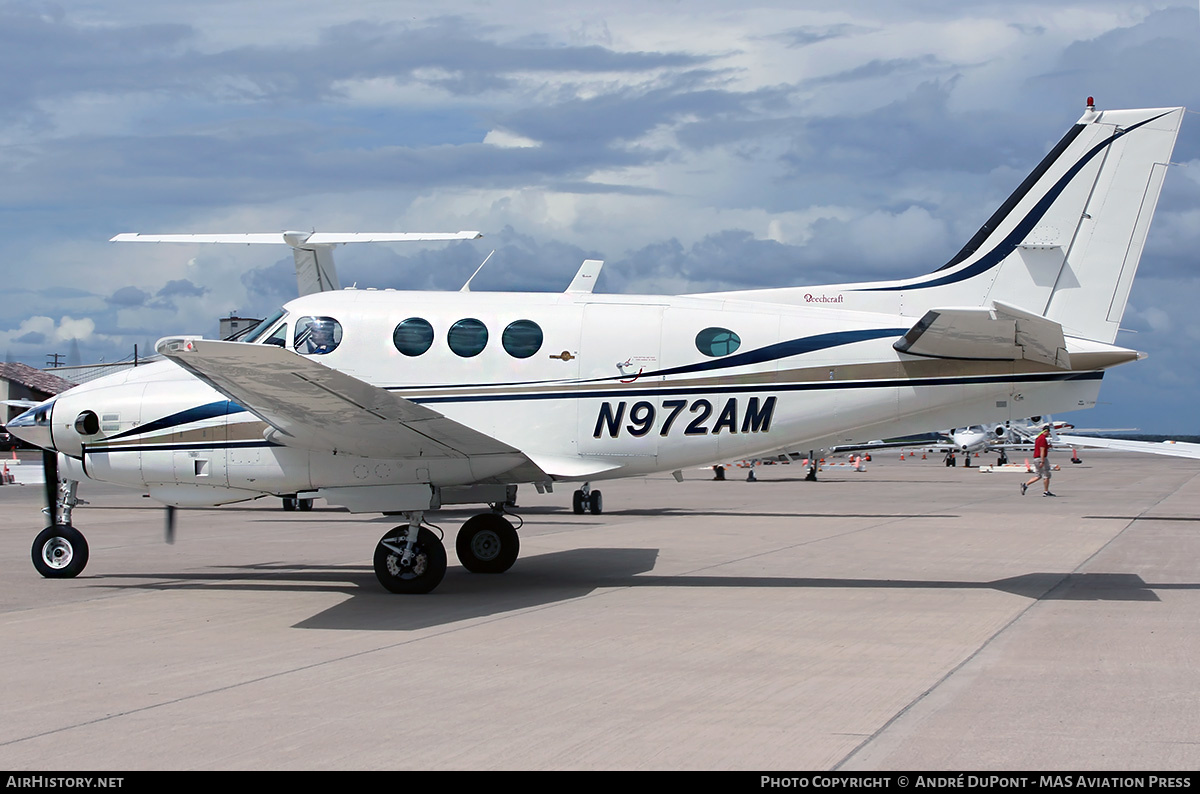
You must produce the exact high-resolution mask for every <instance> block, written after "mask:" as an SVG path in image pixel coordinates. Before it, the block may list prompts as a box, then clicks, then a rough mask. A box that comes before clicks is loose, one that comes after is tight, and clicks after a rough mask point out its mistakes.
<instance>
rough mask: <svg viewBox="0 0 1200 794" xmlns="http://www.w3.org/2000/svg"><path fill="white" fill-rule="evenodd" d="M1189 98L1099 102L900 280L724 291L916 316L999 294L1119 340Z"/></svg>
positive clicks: (1071, 328) (1085, 332) (1072, 327)
mask: <svg viewBox="0 0 1200 794" xmlns="http://www.w3.org/2000/svg"><path fill="white" fill-rule="evenodd" d="M1183 111H1184V109H1183V108H1157V109H1150V110H1109V111H1097V110H1095V109H1094V108H1093V107H1092V105H1091V104H1090V101H1089V105H1088V110H1087V112H1086V113H1084V115H1083V117H1082V118H1081V119H1080V120H1079V122H1078V123H1076V124H1075V126H1073V127H1072V128H1071V129H1070V130H1069V131H1068V132H1067V134H1066V135H1065V136H1064V137H1063V139H1062V140H1061V141H1059V142H1058V144H1057V145H1056V146H1055V147H1054V148H1053V149H1052V150H1051V152H1050V153H1049V154H1048V155H1046V157H1045V158H1044V159H1043V160H1042V162H1041V163H1040V164H1039V165H1038V166H1037V168H1035V169H1034V170H1033V172H1032V173H1031V174H1030V175H1029V176H1028V177H1026V179H1025V181H1024V182H1022V183H1021V185H1020V186H1019V187H1018V188H1017V189H1016V191H1015V192H1013V194H1012V195H1011V196H1009V198H1008V199H1007V200H1006V201H1005V202H1004V203H1003V204H1002V205H1001V206H1000V208H999V209H998V210H996V212H995V213H994V214H993V215H992V217H991V218H989V219H988V221H987V223H985V224H984V225H983V226H982V227H981V228H980V229H979V231H978V232H976V233H975V235H974V236H973V237H972V238H971V239H970V241H968V242H967V244H966V245H965V246H963V248H962V250H961V251H959V252H958V254H957V255H955V257H954V258H953V259H951V260H950V261H949V262H947V263H946V264H945V265H943V266H942V267H940V268H938V269H937V270H935V271H934V272H932V273H930V274H928V275H925V276H920V277H917V278H911V279H905V280H902V281H889V282H873V283H868V284H834V285H827V286H820V287H790V288H786V289H778V290H753V291H745V292H736V293H725V294H726V295H727V296H728V297H731V298H743V299H749V300H766V301H774V302H779V303H793V304H808V303H815V304H837V308H841V309H860V310H864V311H881V312H890V313H896V314H901V315H906V316H910V317H917V316H920V315H922V314H923V313H924V312H925V311H926V310H928V309H933V308H938V307H947V306H960V307H967V306H992V305H994V302H996V301H999V302H1001V303H1004V304H1009V305H1011V306H1015V307H1019V308H1021V309H1024V310H1026V311H1029V312H1031V313H1033V314H1037V315H1042V316H1045V317H1047V318H1049V319H1051V320H1054V321H1055V322H1057V323H1060V324H1061V325H1062V327H1063V330H1064V332H1065V333H1066V334H1068V335H1070V336H1078V337H1084V338H1087V339H1094V340H1097V341H1101V342H1106V343H1111V342H1112V341H1113V340H1114V339H1115V338H1116V335H1117V327H1118V325H1119V324H1120V321H1121V315H1122V314H1123V313H1124V311H1125V301H1126V299H1127V298H1128V297H1129V289H1130V287H1131V286H1132V284H1133V276H1134V273H1136V271H1137V266H1138V260H1139V259H1140V258H1141V254H1142V246H1143V244H1144V243H1145V240H1146V233H1147V231H1148V230H1149V227H1150V219H1151V217H1152V216H1153V214H1154V208H1155V205H1156V204H1157V202H1158V194H1159V191H1160V189H1161V188H1162V181H1163V176H1164V174H1165V172H1166V167H1167V163H1168V162H1169V160H1170V157H1171V151H1172V150H1173V149H1174V147H1175V138H1176V135H1177V134H1178V132H1179V125H1180V121H1181V119H1182V118H1183Z"/></svg>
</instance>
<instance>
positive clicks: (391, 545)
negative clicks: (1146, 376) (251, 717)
mask: <svg viewBox="0 0 1200 794" xmlns="http://www.w3.org/2000/svg"><path fill="white" fill-rule="evenodd" d="M1183 112H1184V111H1183V108H1160V109H1154V110H1115V111H1099V110H1096V109H1095V108H1094V107H1093V106H1092V103H1091V102H1090V100H1089V103H1088V108H1087V111H1086V112H1085V113H1084V114H1083V116H1082V118H1080V120H1079V122H1078V123H1076V124H1075V125H1073V126H1072V127H1071V128H1070V129H1069V130H1068V131H1067V133H1066V135H1065V136H1064V137H1063V138H1062V140H1061V141H1060V142H1059V143H1058V144H1057V145H1056V146H1055V147H1054V148H1053V150H1052V151H1051V152H1050V153H1049V154H1048V155H1047V156H1046V157H1045V159H1043V160H1042V162H1041V163H1040V164H1039V165H1038V166H1037V167H1036V168H1035V169H1034V170H1033V172H1032V173H1031V174H1030V175H1029V176H1028V177H1027V178H1026V179H1025V180H1024V181H1023V182H1022V183H1021V184H1020V186H1019V187H1017V189H1016V191H1015V192H1014V193H1013V194H1012V195H1011V196H1010V197H1009V198H1008V200H1006V201H1005V202H1004V203H1003V205H1002V206H1001V207H1000V208H999V209H998V210H996V212H995V213H994V214H993V215H992V216H991V218H989V219H988V221H987V222H986V223H985V224H984V225H983V227H982V228H980V230H979V231H978V232H977V233H976V234H975V235H974V236H973V237H972V238H971V239H970V240H969V241H968V242H967V244H966V245H964V246H963V248H962V250H961V251H959V253H958V254H956V255H955V256H954V257H953V258H952V259H951V260H950V261H949V262H948V263H946V264H945V265H943V266H942V267H940V268H938V269H936V270H934V271H933V272H932V273H929V274H928V275H924V276H919V277H916V278H909V279H904V280H897V281H880V282H871V283H863V284H831V285H823V286H807V287H786V288H781V289H770V290H765V289H764V290H748V291H739V292H722V293H708V294H695V295H680V296H646V295H597V294H591V293H590V292H588V291H586V290H584V291H575V292H565V293H559V294H549V293H521V294H514V293H495V292H462V291H455V292H445V293H441V292H420V293H412V292H400V291H393V290H365V289H347V290H339V291H336V292H332V291H322V292H314V293H313V294H310V295H305V296H302V297H300V298H297V299H296V300H293V301H291V302H289V303H288V304H287V305H286V306H285V307H283V309H281V310H280V311H279V312H278V313H277V314H275V315H273V316H271V317H270V318H268V319H267V320H265V321H264V322H263V323H262V324H261V326H260V327H259V328H258V329H257V330H256V331H255V332H254V333H253V334H251V335H250V336H248V337H247V338H246V339H245V340H244V341H241V342H220V341H209V340H203V339H200V338H196V337H169V338H166V339H162V340H160V341H159V343H158V345H157V349H158V351H159V352H160V353H162V354H163V355H164V356H166V357H167V359H169V360H167V361H162V362H159V363H156V364H152V365H150V366H145V367H138V368H136V369H131V370H126V371H124V372H121V373H117V374H114V375H111V376H109V377H107V378H104V379H100V380H96V381H92V382H90V383H87V384H84V385H82V386H79V387H77V388H75V389H72V390H70V391H68V392H65V393H63V394H60V395H58V396H57V397H56V398H54V399H51V400H48V401H46V402H45V403H42V404H40V405H38V406H37V407H35V408H33V409H31V410H29V411H27V412H26V413H24V414H22V415H21V416H20V417H17V418H16V419H14V420H13V421H12V422H11V423H10V424H9V431H10V432H12V433H15V434H17V435H19V436H20V437H21V438H23V439H24V440H26V441H28V442H30V443H32V444H35V445H37V446H40V447H42V448H43V449H45V450H49V451H50V452H48V453H47V457H46V459H47V467H48V469H50V468H54V467H55V466H56V467H57V471H54V472H53V475H54V476H53V477H49V476H48V477H47V480H48V481H49V482H53V481H54V480H55V479H57V476H58V472H62V474H63V476H64V477H65V480H64V482H63V485H62V487H61V488H60V489H59V491H58V494H57V495H56V497H55V499H54V500H53V502H52V504H51V505H49V508H50V509H49V511H48V512H50V513H51V524H50V526H48V527H47V528H46V529H45V530H43V531H42V532H41V533H40V534H39V535H38V536H37V538H36V540H35V541H34V544H33V550H32V555H33V561H34V565H35V566H36V567H37V569H38V570H39V571H40V572H41V573H42V574H43V575H44V576H49V577H70V576H75V575H77V574H79V573H80V571H82V570H83V568H84V565H85V564H86V562H87V556H88V547H87V543H86V541H85V539H84V537H83V535H82V534H81V533H80V532H79V531H78V530H76V529H75V528H74V527H73V526H71V520H70V519H71V510H72V507H73V506H74V487H75V483H76V482H77V481H78V480H79V479H80V478H83V477H91V478H94V479H98V480H104V481H107V482H113V483H121V484H124V485H129V486H132V487H134V488H139V489H143V490H145V491H147V492H148V493H149V495H150V496H152V497H154V498H155V499H157V500H159V501H161V502H163V503H165V504H167V505H219V504H225V503H230V502H237V501H242V500H246V499H253V498H257V497H260V496H265V495H276V496H279V495H282V494H295V493H298V492H315V493H316V494H317V495H319V496H321V497H323V498H324V499H326V500H327V501H328V502H329V503H331V504H335V505H344V506H346V507H348V508H349V509H350V510H351V511H353V512H363V513H388V514H391V513H398V514H403V515H404V516H405V521H404V523H402V524H400V525H399V526H397V527H396V528H394V529H392V530H390V531H388V532H387V533H386V534H385V535H384V536H383V538H382V539H380V541H379V542H378V544H377V546H376V550H375V558H374V563H375V573H376V575H377V577H378V578H379V581H380V582H381V583H382V584H383V586H384V587H385V588H387V589H388V590H391V591H393V592H402V593H425V592H428V591H430V590H432V589H434V588H435V587H436V586H437V584H438V583H439V582H440V581H441V579H442V577H443V575H444V573H445V570H446V553H445V550H444V547H443V545H442V542H441V540H440V539H439V537H438V536H437V535H436V534H435V533H434V531H433V530H432V529H430V528H428V527H426V526H425V525H424V519H425V514H426V513H427V512H428V511H431V510H437V509H438V508H439V507H442V506H445V505H450V504H466V503H490V505H491V510H489V511H487V512H483V513H480V514H479V515H476V516H474V517H473V518H471V519H469V520H468V521H467V522H466V523H465V524H464V525H463V526H462V528H461V529H460V531H459V533H458V535H457V540H456V550H457V552H458V558H459V560H460V561H461V562H462V564H463V567H465V568H466V569H467V570H469V571H472V572H485V573H491V572H500V571H504V570H507V569H508V568H509V567H510V566H511V565H512V564H513V563H514V561H515V560H516V559H517V556H518V550H519V541H518V536H517V533H516V530H515V529H514V528H513V525H512V524H511V523H510V522H509V521H508V520H507V519H506V518H505V517H504V514H505V512H506V507H507V506H511V504H512V503H513V500H514V496H515V490H516V487H517V485H519V484H532V485H534V486H535V487H537V488H539V489H547V488H551V487H553V485H554V484H555V483H558V482H571V481H574V482H584V483H585V484H586V483H590V482H595V481H598V480H602V479H607V478H612V477H627V476H631V475H640V474H646V473H650V472H658V471H678V470H681V469H683V468H687V467H694V466H702V465H705V464H708V463H711V462H713V461H719V460H728V459H737V458H749V457H755V456H759V455H762V454H764V453H768V452H770V451H773V450H779V449H815V448H828V447H830V446H834V445H836V444H839V443H847V442H850V441H853V440H854V439H861V438H882V437H894V436H900V435H906V434H911V433H917V432H921V431H924V430H926V429H927V428H929V427H937V426H943V427H944V426H946V425H948V424H950V425H953V424H963V425H965V424H967V423H969V422H978V421H987V422H1003V421H1006V420H1013V419H1019V418H1022V417H1027V416H1030V415H1032V414H1043V415H1044V414H1047V413H1054V412H1064V411H1068V410H1077V409H1079V408H1086V407H1090V406H1092V405H1094V404H1095V401H1096V398H1097V395H1098V393H1099V388H1100V381H1101V378H1102V376H1103V374H1104V371H1105V370H1106V369H1108V368H1109V367H1113V366H1116V365H1118V364H1122V363H1125V362H1128V361H1133V360H1135V359H1137V358H1138V353H1137V352H1135V351H1133V350H1128V349H1125V348H1122V347H1118V346H1116V345H1114V344H1113V342H1114V340H1115V338H1116V334H1117V327H1118V324H1119V323H1120V320H1121V315H1122V313H1123V312H1124V309H1125V302H1126V298H1127V297H1128V294H1129V289H1130V286H1131V284H1132V282H1133V277H1134V272H1135V270H1136V269H1137V265H1138V261H1139V259H1140V257H1141V253H1142V247H1143V244H1144V242H1145V239H1146V234H1147V231H1148V228H1149V224H1150V218H1151V216H1152V215H1153V211H1154V208H1155V204H1156V202H1157V199H1158V195H1159V191H1160V188H1161V186H1162V181H1163V177H1164V174H1165V172H1166V169H1167V163H1168V162H1169V161H1170V157H1171V152H1172V149H1173V147H1174V144H1175V139H1176V135H1177V133H1178V130H1179V124H1180V120H1181V118H1182V116H1183ZM53 452H57V453H58V454H57V455H54V454H52V453H53ZM575 498H576V500H578V501H579V502H581V503H582V506H584V507H587V508H589V509H593V510H595V509H597V508H598V506H599V500H600V496H599V493H598V492H597V491H594V490H590V488H587V487H585V488H581V489H580V491H578V492H576V497H575ZM168 526H170V521H169V520H168Z"/></svg>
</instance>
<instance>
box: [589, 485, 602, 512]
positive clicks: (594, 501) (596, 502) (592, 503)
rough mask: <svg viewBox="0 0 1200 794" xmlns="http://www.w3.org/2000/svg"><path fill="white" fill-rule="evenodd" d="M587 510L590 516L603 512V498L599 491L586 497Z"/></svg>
mask: <svg viewBox="0 0 1200 794" xmlns="http://www.w3.org/2000/svg"><path fill="white" fill-rule="evenodd" d="M588 509H589V510H591V511H592V515H594V516H598V515H600V514H601V513H603V512H604V497H603V496H601V495H600V492H599V491H592V493H591V496H589V497H588Z"/></svg>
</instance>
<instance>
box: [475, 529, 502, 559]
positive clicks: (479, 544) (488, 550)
mask: <svg viewBox="0 0 1200 794" xmlns="http://www.w3.org/2000/svg"><path fill="white" fill-rule="evenodd" d="M471 553H472V554H474V555H475V557H476V558H477V559H479V560H483V561H485V562H490V561H491V560H494V559H496V558H497V557H498V556H500V536H499V535H497V534H496V533H495V532H493V531H492V530H490V529H489V530H484V531H482V532H478V533H476V534H475V537H473V538H471Z"/></svg>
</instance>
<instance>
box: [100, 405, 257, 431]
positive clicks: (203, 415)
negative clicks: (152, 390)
mask: <svg viewBox="0 0 1200 794" xmlns="http://www.w3.org/2000/svg"><path fill="white" fill-rule="evenodd" d="M245 410H246V409H245V408H243V407H242V406H240V405H238V404H237V403H235V402H233V401H232V400H218V401H217V402H211V403H208V404H207V405H197V406H196V407H194V408H188V409H187V410H185V411H179V412H178V413H173V414H171V415H170V416H164V417H163V418H162V419H155V420H154V421H153V422H147V423H146V424H144V425H138V426H137V427H132V428H130V429H129V430H126V431H125V432H123V433H117V434H116V435H115V436H108V439H109V440H112V439H116V438H124V437H125V436H136V435H141V434H142V433H154V432H157V431H159V430H169V429H171V428H172V427H178V426H179V425H186V424H188V423H190V422H200V421H203V420H205V419H212V418H213V417H216V416H226V415H228V414H238V413H242V412H243V411H245Z"/></svg>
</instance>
